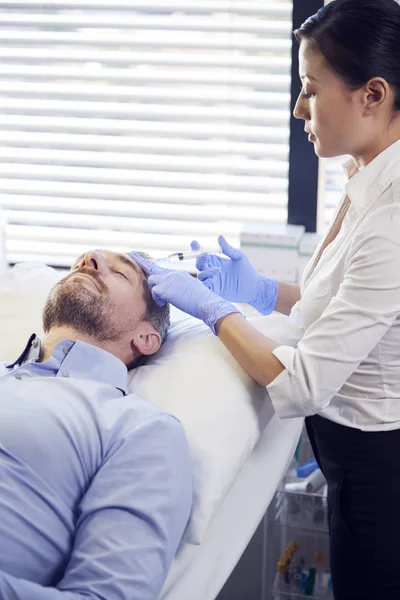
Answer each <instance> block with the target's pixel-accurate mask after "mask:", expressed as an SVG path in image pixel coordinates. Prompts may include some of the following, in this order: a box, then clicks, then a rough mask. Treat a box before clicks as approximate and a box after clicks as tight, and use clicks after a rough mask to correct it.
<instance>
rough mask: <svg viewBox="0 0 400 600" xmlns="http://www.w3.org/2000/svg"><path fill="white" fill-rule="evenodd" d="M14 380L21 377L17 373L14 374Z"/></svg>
mask: <svg viewBox="0 0 400 600" xmlns="http://www.w3.org/2000/svg"><path fill="white" fill-rule="evenodd" d="M14 377H15V379H22V375H20V374H19V373H16V374H15V375H14Z"/></svg>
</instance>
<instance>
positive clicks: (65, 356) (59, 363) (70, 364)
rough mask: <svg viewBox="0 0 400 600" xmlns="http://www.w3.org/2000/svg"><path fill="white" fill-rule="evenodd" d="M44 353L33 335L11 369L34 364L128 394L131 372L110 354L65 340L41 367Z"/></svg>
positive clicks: (65, 375)
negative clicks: (39, 361)
mask: <svg viewBox="0 0 400 600" xmlns="http://www.w3.org/2000/svg"><path fill="white" fill-rule="evenodd" d="M40 353H41V341H40V339H39V337H38V336H37V335H36V334H34V333H33V334H32V335H31V336H30V338H29V340H28V343H27V344H26V346H25V348H24V350H23V352H22V353H21V355H20V356H19V357H18V358H17V360H16V361H15V362H13V363H10V364H8V365H7V368H9V369H13V368H15V367H17V366H23V365H24V364H26V363H32V362H34V363H35V366H36V367H39V368H41V367H43V370H46V371H49V370H51V371H52V373H53V374H54V375H55V376H59V375H62V376H63V377H75V378H78V379H89V380H92V381H98V382H101V383H107V384H109V385H112V386H113V387H115V388H117V389H119V390H121V392H122V393H123V394H126V392H127V385H128V369H127V367H126V365H125V364H124V363H123V362H122V360H120V359H119V358H117V357H116V356H115V355H114V354H111V353H110V352H107V350H103V349H102V348H98V347H97V346H92V345H91V344H86V343H85V342H80V341H72V340H62V341H61V342H58V344H56V346H55V348H54V350H53V352H52V355H51V358H50V359H49V360H48V361H46V362H44V363H38V360H39V357H40Z"/></svg>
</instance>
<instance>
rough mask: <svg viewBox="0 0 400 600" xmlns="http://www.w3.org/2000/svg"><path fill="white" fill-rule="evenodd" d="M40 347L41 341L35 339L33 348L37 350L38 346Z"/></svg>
mask: <svg viewBox="0 0 400 600" xmlns="http://www.w3.org/2000/svg"><path fill="white" fill-rule="evenodd" d="M38 345H39V340H38V339H37V338H35V339H34V340H33V342H32V346H33V347H34V348H37V346H38Z"/></svg>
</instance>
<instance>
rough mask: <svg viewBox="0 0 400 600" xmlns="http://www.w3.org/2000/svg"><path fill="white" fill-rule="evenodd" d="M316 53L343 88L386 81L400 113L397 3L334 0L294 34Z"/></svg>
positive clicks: (399, 17)
mask: <svg viewBox="0 0 400 600" xmlns="http://www.w3.org/2000/svg"><path fill="white" fill-rule="evenodd" d="M294 35H295V37H296V39H297V41H298V42H299V43H300V42H301V41H302V40H304V39H307V40H308V41H309V42H310V43H311V44H312V45H313V46H314V47H315V48H316V49H317V50H319V51H320V52H321V53H322V54H323V56H324V57H325V59H326V60H327V62H328V63H329V65H330V67H331V68H332V69H333V70H334V71H335V72H336V73H338V74H339V75H340V76H341V77H342V78H343V80H344V81H345V83H346V85H348V87H350V88H352V89H360V88H361V87H362V86H363V85H364V84H365V83H367V81H369V80H370V79H372V78H373V77H382V78H383V79H385V80H386V81H387V82H388V84H389V85H390V86H391V88H392V89H393V91H394V94H395V102H394V110H395V111H400V5H399V4H398V2H397V1H396V0H333V1H332V2H331V3H330V4H328V5H327V6H324V7H323V8H321V9H320V10H319V11H318V12H317V13H316V14H315V15H313V16H312V17H310V18H309V19H307V21H305V23H303V25H302V26H301V27H300V29H297V30H296V31H295V32H294Z"/></svg>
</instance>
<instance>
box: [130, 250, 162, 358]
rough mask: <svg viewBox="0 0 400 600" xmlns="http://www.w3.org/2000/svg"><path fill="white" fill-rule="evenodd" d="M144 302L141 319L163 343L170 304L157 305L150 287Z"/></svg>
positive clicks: (146, 255) (143, 256)
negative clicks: (144, 307) (144, 309)
mask: <svg viewBox="0 0 400 600" xmlns="http://www.w3.org/2000/svg"><path fill="white" fill-rule="evenodd" d="M136 254H139V256H141V257H142V258H145V259H146V260H152V261H154V258H153V257H152V256H150V255H149V254H147V252H136ZM145 277H146V279H147V277H148V276H147V275H145ZM145 302H146V312H145V314H144V315H143V320H144V321H147V323H150V324H151V325H152V326H153V327H154V329H155V330H156V331H157V332H158V333H159V334H160V337H161V343H163V342H164V340H165V338H166V337H167V332H168V328H169V326H170V306H169V304H168V302H166V303H165V304H164V306H159V305H158V304H157V303H156V301H155V300H154V298H153V296H152V295H151V292H150V289H149V290H148V293H147V292H146V296H145ZM152 356H154V355H152ZM149 358H150V356H144V355H141V356H139V357H138V358H137V359H136V360H134V361H133V362H132V363H130V364H129V365H128V369H133V368H134V367H139V366H140V365H143V364H144V363H145V362H146V361H147V360H148V359H149Z"/></svg>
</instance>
